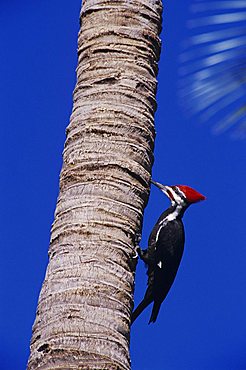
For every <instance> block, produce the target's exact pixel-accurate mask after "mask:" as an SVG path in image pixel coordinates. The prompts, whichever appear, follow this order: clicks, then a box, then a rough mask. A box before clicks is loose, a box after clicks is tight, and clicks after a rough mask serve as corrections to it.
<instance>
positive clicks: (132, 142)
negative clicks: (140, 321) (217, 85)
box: [28, 0, 161, 370]
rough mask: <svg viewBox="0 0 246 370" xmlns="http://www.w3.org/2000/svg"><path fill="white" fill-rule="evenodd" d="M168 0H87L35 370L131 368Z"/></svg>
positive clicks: (34, 344)
mask: <svg viewBox="0 0 246 370" xmlns="http://www.w3.org/2000/svg"><path fill="white" fill-rule="evenodd" d="M160 25H161V1H159V0H157V1H155V0H135V1H131V0H128V1H127V0H117V1H116V0H115V1H111V0H108V1H105V0H104V1H103V0H85V1H84V2H83V6H82V10H81V29H80V32H79V37H78V68H77V84H76V87H75V90H74V105H73V112H72V115H71V120H70V124H69V126H68V128H67V139H66V143H65V149H64V153H63V168H62V171H61V175H60V193H59V197H58V201H57V207H56V211H55V220H54V223H53V226H52V231H51V240H50V248H49V258H50V259H49V264H48V268H47V272H46V277H45V280H44V283H43V286H42V290H41V293H40V297H39V302H38V308H37V314H36V320H35V323H34V326H33V336H32V340H31V354H30V358H29V362H28V369H29V370H32V369H93V370H95V369H110V370H111V369H126V370H128V369H130V357H129V331H130V316H131V310H132V306H133V290H134V272H135V264H136V259H133V256H134V254H135V252H134V240H135V235H136V232H139V231H141V224H142V214H143V210H144V207H145V206H146V203H147V199H148V191H149V190H148V189H149V181H150V173H151V166H152V162H153V146H154V136H155V131H154V112H155V109H156V100H155V92H156V85H157V81H156V75H157V61H158V59H159V53H160V40H159V32H160V27H161V26H160Z"/></svg>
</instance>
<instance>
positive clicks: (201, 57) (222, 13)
mask: <svg viewBox="0 0 246 370" xmlns="http://www.w3.org/2000/svg"><path fill="white" fill-rule="evenodd" d="M187 27H188V33H189V36H188V38H187V40H186V41H185V42H184V43H183V45H182V52H181V55H180V68H179V73H180V79H179V97H180V101H181V103H182V106H183V107H184V109H185V110H186V111H188V112H190V113H195V114H198V116H199V118H200V119H201V121H202V122H210V123H211V125H213V126H212V127H213V132H214V133H221V132H224V131H227V130H228V131H229V132H230V134H231V135H232V136H233V137H236V138H246V99H245V96H246V1H245V0H244V1H239V0H238V1H237V0H233V1H223V0H220V1H212V0H211V1H204V0H194V1H193V3H192V5H191V19H190V20H189V21H188V24H187Z"/></svg>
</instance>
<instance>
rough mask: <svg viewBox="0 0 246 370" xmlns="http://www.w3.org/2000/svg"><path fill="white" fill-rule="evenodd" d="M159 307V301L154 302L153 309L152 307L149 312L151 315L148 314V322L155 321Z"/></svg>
mask: <svg viewBox="0 0 246 370" xmlns="http://www.w3.org/2000/svg"><path fill="white" fill-rule="evenodd" d="M160 307H161V302H156V301H155V302H154V306H153V309H152V312H151V316H150V319H149V324H150V323H151V322H153V323H154V322H156V319H157V316H158V313H159V311H160Z"/></svg>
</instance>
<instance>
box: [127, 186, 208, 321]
mask: <svg viewBox="0 0 246 370" xmlns="http://www.w3.org/2000/svg"><path fill="white" fill-rule="evenodd" d="M152 183H153V184H154V185H156V186H157V187H158V188H159V189H160V190H161V191H162V192H164V193H165V194H166V195H167V196H168V197H169V199H170V200H171V206H170V207H169V208H168V209H167V210H166V211H164V212H163V213H162V214H161V216H160V217H159V219H158V221H157V223H156V224H155V226H154V228H153V230H152V232H151V234H150V237H149V241H148V248H147V249H146V250H141V249H140V248H139V247H138V254H139V257H140V258H141V259H142V260H143V261H144V262H145V263H146V264H147V266H148V271H147V274H148V287H147V290H146V293H145V296H144V298H143V300H142V301H141V302H140V304H139V305H138V306H137V308H136V309H135V310H134V312H133V313H132V323H133V322H134V321H135V320H136V318H137V317H138V316H139V315H140V314H141V312H142V311H143V310H144V309H145V308H146V307H147V306H148V305H149V304H150V303H152V302H154V305H153V309H152V313H151V317H150V320H149V323H151V322H153V323H154V322H155V321H156V319H157V316H158V313H159V310H160V307H161V304H162V302H163V300H164V299H165V298H166V296H167V294H168V292H169V290H170V288H171V286H172V284H173V281H174V279H175V276H176V274H177V271H178V268H179V264H180V261H181V258H182V255H183V250H184V242H185V234H184V226H183V222H182V217H183V215H184V212H185V210H186V209H187V208H188V207H189V205H190V204H192V203H196V202H199V201H201V200H204V199H205V197H204V196H203V195H202V194H200V193H198V192H197V191H196V190H194V189H192V188H190V187H188V186H185V185H176V186H164V185H162V184H159V183H157V182H155V181H152Z"/></svg>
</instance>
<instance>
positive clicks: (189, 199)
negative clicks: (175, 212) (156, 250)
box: [151, 180, 206, 205]
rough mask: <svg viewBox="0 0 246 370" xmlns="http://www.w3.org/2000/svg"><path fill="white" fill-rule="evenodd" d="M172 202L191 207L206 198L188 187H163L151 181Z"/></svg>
mask: <svg viewBox="0 0 246 370" xmlns="http://www.w3.org/2000/svg"><path fill="white" fill-rule="evenodd" d="M151 182H152V184H154V185H155V186H157V187H158V188H159V189H160V190H161V191H162V192H163V193H164V194H166V196H167V197H168V198H169V199H170V200H171V203H172V204H178V205H190V204H192V203H197V202H200V201H202V200H205V199H206V197H205V196H204V195H202V194H201V193H199V192H198V191H196V190H195V189H193V188H191V187H190V186H187V185H172V186H169V185H162V184H160V183H159V182H156V181H153V180H151Z"/></svg>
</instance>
